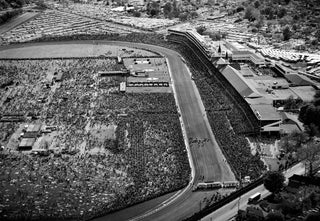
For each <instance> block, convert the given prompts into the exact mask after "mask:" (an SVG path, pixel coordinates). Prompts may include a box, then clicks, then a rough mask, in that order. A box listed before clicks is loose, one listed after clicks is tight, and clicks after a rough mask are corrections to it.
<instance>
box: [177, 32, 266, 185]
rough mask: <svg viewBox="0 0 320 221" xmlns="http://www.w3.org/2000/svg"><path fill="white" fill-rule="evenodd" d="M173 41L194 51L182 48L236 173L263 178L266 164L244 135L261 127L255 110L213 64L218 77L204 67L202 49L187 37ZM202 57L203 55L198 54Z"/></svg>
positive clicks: (215, 132) (223, 149)
mask: <svg viewBox="0 0 320 221" xmlns="http://www.w3.org/2000/svg"><path fill="white" fill-rule="evenodd" d="M171 38H176V39H175V40H176V41H178V42H182V43H183V44H188V45H189V47H191V48H192V50H193V52H192V51H191V49H190V48H189V47H183V46H181V49H180V50H181V53H182V54H187V55H188V56H187V58H188V59H187V62H188V63H189V65H190V67H191V72H192V74H193V76H194V78H195V82H196V84H197V87H198V90H199V92H200V95H201V98H202V100H203V101H204V105H205V108H206V110H207V116H208V119H209V123H210V125H211V128H212V130H213V132H214V134H215V136H216V138H217V141H218V143H219V146H220V147H221V149H222V151H223V152H224V155H225V156H226V158H227V160H228V162H229V164H230V165H231V167H232V169H233V171H234V172H235V173H236V175H237V176H238V178H240V176H241V177H244V176H250V177H251V179H255V178H257V177H259V176H260V175H261V173H262V171H263V170H264V169H265V168H264V165H263V162H262V161H261V160H260V157H259V155H258V154H257V155H255V156H253V155H252V154H251V151H250V146H249V143H248V141H247V140H246V138H245V136H244V135H243V134H245V133H248V132H252V131H255V130H256V128H258V125H257V122H256V120H255V118H254V116H253V114H252V113H251V112H252V111H251V110H250V109H249V107H248V106H247V105H246V104H245V102H244V101H243V102H241V98H239V96H240V95H239V94H237V92H236V91H235V89H234V88H232V86H231V84H228V82H226V79H224V78H223V76H222V75H221V74H220V75H219V73H218V72H217V70H216V69H214V67H213V66H212V65H211V64H208V65H207V67H208V68H210V67H212V68H210V69H209V70H210V71H211V72H212V73H214V75H210V74H209V71H208V69H207V67H204V66H203V65H201V62H199V58H198V57H197V56H196V55H195V54H194V52H197V51H198V50H197V49H196V48H195V47H194V46H192V44H189V43H188V42H187V40H186V39H185V38H184V37H179V36H174V37H171ZM198 56H202V55H201V54H200V53H198ZM203 61H205V58H203ZM237 98H239V99H237Z"/></svg>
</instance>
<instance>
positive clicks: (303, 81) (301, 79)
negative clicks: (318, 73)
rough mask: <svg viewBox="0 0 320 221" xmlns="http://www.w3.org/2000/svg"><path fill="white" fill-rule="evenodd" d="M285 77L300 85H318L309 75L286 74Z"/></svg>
mask: <svg viewBox="0 0 320 221" xmlns="http://www.w3.org/2000/svg"><path fill="white" fill-rule="evenodd" d="M284 77H285V78H286V79H287V80H288V81H289V82H290V83H292V84H294V85H298V86H310V85H316V84H317V83H315V82H314V81H312V80H310V79H309V78H308V77H306V76H304V75H300V74H285V75H284Z"/></svg>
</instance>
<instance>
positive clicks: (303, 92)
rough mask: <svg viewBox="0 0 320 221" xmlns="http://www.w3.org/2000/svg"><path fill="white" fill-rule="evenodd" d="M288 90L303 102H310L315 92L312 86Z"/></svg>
mask: <svg viewBox="0 0 320 221" xmlns="http://www.w3.org/2000/svg"><path fill="white" fill-rule="evenodd" d="M290 89H291V90H292V91H293V92H294V93H295V94H296V95H298V96H299V97H300V98H301V99H302V100H303V101H305V102H309V101H312V100H313V97H314V95H315V94H316V90H315V89H314V88H313V87H312V86H300V87H291V88H290Z"/></svg>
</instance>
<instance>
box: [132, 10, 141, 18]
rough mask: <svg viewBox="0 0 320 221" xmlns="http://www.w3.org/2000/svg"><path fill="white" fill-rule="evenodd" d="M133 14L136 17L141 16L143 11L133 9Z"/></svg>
mask: <svg viewBox="0 0 320 221" xmlns="http://www.w3.org/2000/svg"><path fill="white" fill-rule="evenodd" d="M132 14H133V16H134V17H140V16H141V12H139V11H133V12H132Z"/></svg>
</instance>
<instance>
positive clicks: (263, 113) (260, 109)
mask: <svg viewBox="0 0 320 221" xmlns="http://www.w3.org/2000/svg"><path fill="white" fill-rule="evenodd" d="M250 107H251V109H252V110H253V112H254V113H256V114H257V113H259V116H260V120H261V121H280V120H281V116H280V114H279V112H277V111H276V109H275V108H274V107H273V106H272V105H270V104H250Z"/></svg>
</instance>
